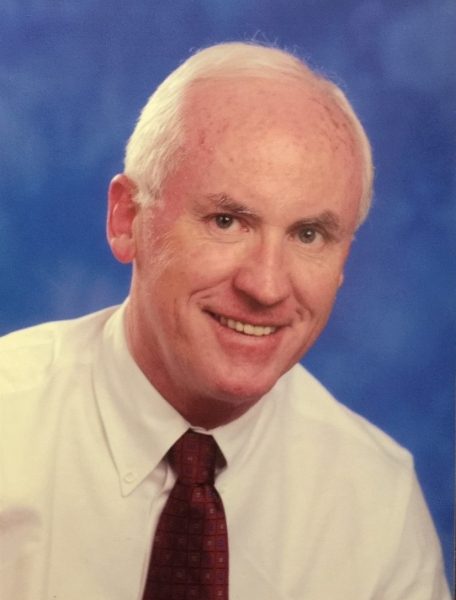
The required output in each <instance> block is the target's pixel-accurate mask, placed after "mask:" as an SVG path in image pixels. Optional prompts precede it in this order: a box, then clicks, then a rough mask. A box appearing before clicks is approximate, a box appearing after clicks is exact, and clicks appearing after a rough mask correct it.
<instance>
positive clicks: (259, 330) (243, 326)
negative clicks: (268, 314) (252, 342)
mask: <svg viewBox="0 0 456 600" xmlns="http://www.w3.org/2000/svg"><path fill="white" fill-rule="evenodd" d="M219 322H220V323H221V325H225V327H229V328H230V329H234V330H235V331H239V333H245V335H256V336H257V337H261V336H263V335H270V334H271V333H274V331H275V330H276V329H277V327H271V326H266V327H263V326H262V325H251V324H250V323H241V321H235V320H234V319H227V318H226V317H222V316H220V317H219Z"/></svg>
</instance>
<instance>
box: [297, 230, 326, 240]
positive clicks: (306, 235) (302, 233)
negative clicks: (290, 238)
mask: <svg viewBox="0 0 456 600" xmlns="http://www.w3.org/2000/svg"><path fill="white" fill-rule="evenodd" d="M298 237H299V240H300V241H301V242H303V243H304V244H312V243H313V242H315V240H317V239H318V238H319V237H321V233H320V232H319V231H318V230H317V229H315V227H302V228H301V229H300V230H299V231H298Z"/></svg>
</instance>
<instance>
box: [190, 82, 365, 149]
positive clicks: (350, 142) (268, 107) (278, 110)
mask: <svg viewBox="0 0 456 600" xmlns="http://www.w3.org/2000/svg"><path fill="white" fill-rule="evenodd" d="M183 117H184V129H185V136H186V142H187V144H189V145H190V146H195V145H196V146H197V148H200V149H207V150H211V149H213V147H214V144H215V143H216V142H218V143H220V141H221V140H222V139H225V138H228V139H233V138H236V139H237V140H238V141H239V142H241V143H242V142H245V141H246V138H248V139H252V137H253V139H257V138H263V137H265V136H266V137H269V136H272V137H274V139H275V140H280V139H283V136H284V135H285V134H286V136H287V138H288V141H289V142H290V143H293V142H294V143H299V144H300V145H303V144H304V145H307V146H308V147H311V146H312V150H313V152H316V151H318V148H320V149H321V150H331V151H336V150H337V149H338V148H340V147H342V146H343V147H344V149H345V150H347V149H348V150H349V151H350V152H351V153H354V152H355V148H356V146H357V144H356V139H355V135H354V131H353V128H352V126H351V124H350V122H349V119H348V117H347V116H346V115H345V113H344V112H343V111H342V109H341V108H340V107H339V106H338V105H337V103H336V102H335V100H334V98H333V97H332V96H331V95H330V94H329V92H328V91H327V89H326V88H325V87H324V86H323V85H322V84H321V83H320V82H319V81H318V80H317V79H316V78H314V77H312V78H311V77H308V78H306V79H303V80H302V81H300V80H297V79H291V78H288V79H281V80H277V79H265V78H241V79H239V78H237V79H236V78H234V77H232V78H224V79H211V80H207V81H199V82H197V83H196V84H194V85H193V86H192V87H191V89H190V90H189V92H188V93H187V96H186V101H185V104H184V115H183Z"/></svg>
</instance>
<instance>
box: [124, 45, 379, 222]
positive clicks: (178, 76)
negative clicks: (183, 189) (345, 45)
mask: <svg viewBox="0 0 456 600" xmlns="http://www.w3.org/2000/svg"><path fill="white" fill-rule="evenodd" d="M242 78H246V79H252V78H260V79H264V80H268V79H269V80H274V81H276V82H280V81H294V82H296V83H301V84H305V85H309V86H311V87H314V89H316V90H318V91H319V92H320V93H322V94H323V95H324V96H326V97H327V98H328V99H329V100H331V101H332V102H334V103H335V105H336V106H337V107H338V108H339V109H340V110H341V111H342V113H343V114H344V116H345V117H346V119H347V120H348V124H349V126H350V129H351V131H352V132H353V135H354V138H355V140H356V143H357V144H358V145H359V147H360V149H361V156H362V161H363V198H362V200H361V210H360V218H359V223H362V222H363V221H364V219H365V217H366V215H367V213H368V211H369V207H370V199H371V195H372V180H373V165H372V156H371V150H370V144H369V141H368V139H367V136H366V133H365V131H364V128H363V126H362V125H361V123H360V121H359V118H358V116H357V115H356V113H355V111H354V109H353V107H352V106H351V104H350V102H349V101H348V99H347V98H346V96H345V94H344V92H343V91H342V90H341V88H340V87H338V86H337V85H336V84H335V83H334V82H332V81H331V80H330V79H329V78H327V77H326V76H325V75H323V74H321V73H319V72H318V71H317V70H314V69H313V68H311V67H310V66H309V65H308V64H307V63H306V62H305V61H303V60H302V59H300V58H299V57H298V56H296V55H295V54H293V53H291V52H288V51H287V50H282V49H280V48H276V47H273V46H272V47H271V46H266V45H263V44H258V43H253V42H227V43H223V44H217V45H214V46H209V47H208V48H204V49H202V50H199V51H198V52H195V53H194V54H193V55H192V56H190V57H189V58H188V59H187V60H185V61H184V62H183V63H182V64H181V65H180V66H179V67H178V68H177V69H175V70H174V71H173V72H172V73H170V74H169V75H168V77H167V78H166V79H165V80H164V81H163V82H162V83H161V84H160V85H159V86H158V88H157V89H156V90H155V92H154V93H153V94H152V96H151V97H150V99H149V101H148V102H147V104H146V105H145V107H144V109H143V111H142V113H141V116H140V118H139V120H138V123H137V126H136V128H135V130H134V132H133V134H132V136H131V138H130V141H129V143H128V145H127V152H126V160H125V172H126V174H127V175H129V176H131V177H132V179H133V180H134V181H135V182H136V183H137V184H138V187H139V189H140V190H141V193H140V194H139V197H141V198H142V200H141V201H142V202H143V201H144V202H146V201H148V200H147V198H148V199H149V200H150V201H152V198H153V197H156V196H157V195H158V194H159V190H160V187H161V185H162V184H163V183H164V181H165V179H166V177H167V175H169V174H170V173H171V172H172V171H173V170H174V168H175V167H176V166H177V163H178V162H179V160H180V158H179V155H182V150H183V149H184V148H183V139H182V138H183V135H182V134H183V128H184V125H183V113H184V106H185V105H186V103H187V102H186V100H187V98H188V95H189V94H188V92H189V91H191V90H192V88H194V87H195V86H197V85H198V84H199V83H202V82H217V81H220V80H229V79H235V80H240V79H242ZM154 123H155V124H154ZM147 138H149V139H150V140H151V141H148V140H147ZM144 199H146V200H144Z"/></svg>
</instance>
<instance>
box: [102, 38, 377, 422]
mask: <svg viewBox="0 0 456 600" xmlns="http://www.w3.org/2000/svg"><path fill="white" fill-rule="evenodd" d="M125 173H126V174H125V175H122V176H118V177H117V178H115V179H114V180H113V182H112V184H111V188H110V210H109V216H108V236H109V239H110V244H111V247H112V249H113V252H114V254H115V256H116V257H117V258H118V259H119V260H121V261H123V262H130V261H133V262H134V270H133V279H132V287H131V295H130V302H129V307H128V314H127V335H128V340H129V345H130V349H131V351H132V353H133V356H134V358H135V360H136V361H137V363H138V365H139V366H140V368H141V369H142V370H143V372H144V373H145V374H146V376H147V377H148V378H149V379H150V381H151V382H152V383H153V384H154V385H155V387H157V389H158V390H159V391H160V392H161V393H162V395H163V396H164V397H165V398H166V399H167V400H168V401H169V402H170V403H171V404H172V405H173V406H175V408H176V409H177V410H179V411H180V412H181V413H182V414H183V415H184V416H185V417H186V418H187V419H188V420H189V421H190V422H192V423H193V424H198V425H203V426H207V427H213V426H215V425H217V424H219V423H222V422H226V421H228V420H230V419H233V418H236V417H237V416H239V415H240V414H242V412H244V411H245V410H247V408H248V407H249V406H251V405H252V404H253V403H255V402H256V401H257V400H258V399H259V398H260V397H261V396H263V395H264V394H265V393H266V392H267V391H268V390H269V389H270V388H271V387H272V386H273V385H274V383H275V382H276V381H277V379H278V378H279V377H280V376H281V375H282V374H283V373H284V372H286V371H287V370H288V369H289V368H290V367H291V366H292V365H293V364H294V363H296V362H297V361H298V360H299V358H300V357H301V356H302V355H303V354H304V353H305V352H306V351H307V350H308V349H309V347H310V346H311V345H312V344H313V342H314V341H315V339H316V338H317V337H318V335H319V334H320V332H321V330H322V329H323V327H324V325H325V324H326V321H327V319H328V317H329V314H330V312H331V308H332V304H333V301H334V298H335V295H336V292H337V289H338V287H339V285H340V284H341V282H342V278H343V266H344V263H345V259H346V257H347V255H348V252H349V248H350V244H351V240H352V237H353V234H354V231H355V230H356V228H357V226H358V225H359V223H360V221H361V220H362V219H363V218H364V216H365V214H366V212H367V207H368V201H369V198H370V188H371V180H372V166H371V159H370V151H369V145H368V142H367V139H366V138H365V135H364V132H363V130H362V128H361V126H360V124H359V122H358V121H357V119H356V117H355V116H354V114H353V112H352V110H351V109H350V107H349V105H348V102H347V101H346V100H345V97H344V96H343V95H342V93H341V92H339V91H338V90H337V88H335V86H333V85H332V84H329V83H328V82H326V81H325V80H322V79H321V78H320V77H318V76H316V75H314V74H313V73H312V72H311V71H310V70H309V69H308V68H307V67H306V66H304V65H302V63H300V62H299V61H298V60H297V59H295V58H294V57H291V56H289V55H287V54H285V53H282V52H280V51H278V50H275V49H268V48H263V47H257V46H251V45H245V44H232V45H231V44H228V45H222V46H217V47H214V48H209V49H207V50H205V51H203V52H202V53H200V54H199V55H196V56H195V57H193V58H191V59H189V61H187V63H184V65H182V66H181V67H180V68H179V69H178V70H177V71H176V72H175V73H174V74H173V75H171V76H170V77H169V78H168V79H167V80H166V81H165V82H164V84H162V86H161V87H160V88H159V89H158V90H157V92H156V94H155V96H153V97H152V99H151V100H150V101H149V103H148V105H147V106H146V108H145V109H144V111H143V113H142V116H141V118H140V120H139V122H138V125H137V128H136V130H135V132H134V133H133V136H132V138H131V139H130V142H129V145H128V148H127V155H126V166H125Z"/></svg>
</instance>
